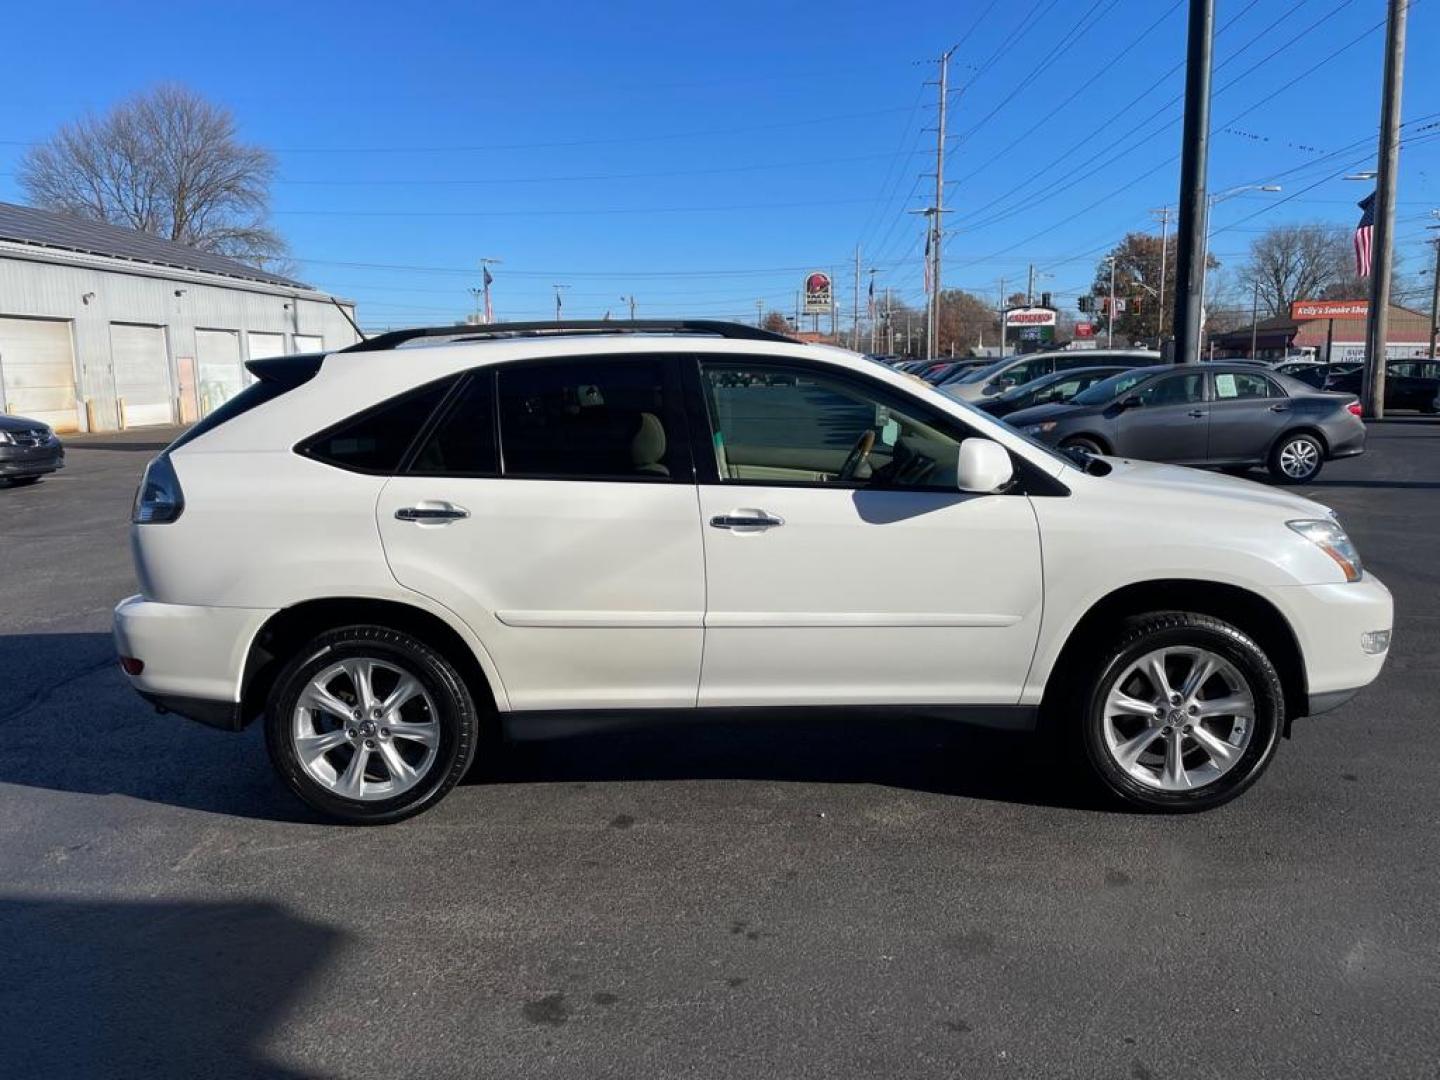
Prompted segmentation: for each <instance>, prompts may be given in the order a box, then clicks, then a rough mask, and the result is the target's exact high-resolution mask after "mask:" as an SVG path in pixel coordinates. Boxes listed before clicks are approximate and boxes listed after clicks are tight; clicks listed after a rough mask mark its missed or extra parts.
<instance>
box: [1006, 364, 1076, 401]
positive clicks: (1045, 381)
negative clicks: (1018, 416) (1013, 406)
mask: <svg viewBox="0 0 1440 1080" xmlns="http://www.w3.org/2000/svg"><path fill="white" fill-rule="evenodd" d="M1063 378H1065V372H1063V371H1060V372H1051V373H1050V374H1049V375H1041V376H1040V377H1039V378H1038V379H1031V380H1030V381H1029V382H1027V383H1021V384H1020V385H1019V386H1012V387H1011V388H1010V389H1009V390H1006V391H1005V392H1004V393H1003V394H1001V395H1000V400H1001V401H1014V400H1016V399H1017V398H1022V397H1027V396H1028V395H1030V394H1034V393H1037V392H1038V391H1041V390H1043V389H1045V387H1047V386H1048V385H1050V384H1051V383H1053V382H1058V381H1059V380H1060V379H1063Z"/></svg>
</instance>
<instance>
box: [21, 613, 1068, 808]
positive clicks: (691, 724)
mask: <svg viewBox="0 0 1440 1080" xmlns="http://www.w3.org/2000/svg"><path fill="white" fill-rule="evenodd" d="M0 673H3V675H4V680H3V682H0V740H3V745H4V747H5V752H4V753H3V754H0V783H9V784H20V785H24V786H27V787H36V788H46V789H50V790H55V791H69V792H76V793H80V794H90V795H121V796H126V797H129V798H133V799H140V800H144V801H147V802H155V803H161V804H165V805H170V806H181V807H186V808H188V809H192V810H202V811H206V812H209V813H217V814H229V815H234V816H237V817H246V818H254V819H260V820H269V821H289V822H318V821H319V820H320V818H319V817H318V816H317V815H316V814H314V813H313V812H311V811H310V810H309V809H308V808H306V807H305V806H304V804H302V803H301V802H300V800H298V799H296V798H295V797H294V796H293V795H292V794H291V793H290V792H289V791H287V790H286V789H285V788H284V786H283V785H282V784H281V783H280V781H279V780H278V779H277V778H276V777H275V775H274V772H273V770H272V769H271V767H270V761H269V757H268V755H267V754H266V752H265V748H264V739H263V735H262V731H261V728H260V725H259V724H258V723H255V724H251V725H250V726H249V727H248V728H246V729H245V730H244V731H243V732H240V733H238V734H235V733H230V732H223V731H215V730H213V729H210V728H207V727H204V726H203V725H201V724H197V723H195V722H193V721H191V720H186V719H184V718H182V717H178V716H173V715H158V714H157V713H156V712H155V711H154V709H153V708H152V707H151V706H149V705H147V704H146V703H145V702H144V701H142V700H141V699H140V698H139V696H138V695H136V694H135V692H134V691H133V690H132V689H131V688H130V686H129V684H128V682H127V681H126V679H125V678H124V676H123V675H121V674H120V672H119V670H118V668H117V666H116V661H115V651H114V646H113V644H112V642H111V638H110V635H108V634H99V633H93V634H17V635H10V636H0ZM510 727H511V734H512V736H513V737H512V738H510V739H509V740H507V743H506V745H505V746H504V747H503V748H502V752H501V753H499V754H497V755H494V756H493V758H489V759H488V760H487V758H486V757H482V758H481V760H480V763H479V764H478V765H477V767H476V768H474V769H472V770H471V773H470V776H469V777H468V778H467V780H468V782H472V783H473V782H497V783H543V782H549V781H555V780H590V781H597V782H599V781H627V780H694V779H737V780H774V781H780V782H786V781H789V782H808V783H857V784H858V783H866V784H881V785H888V786H891V787H897V788H909V789H913V790H917V791H928V792H935V793H943V794H953V795H964V796H969V797H973V798H983V799H991V800H998V801H1004V802H1019V803H1027V804H1037V805H1050V806H1068V807H1076V806H1091V805H1094V804H1093V802H1092V800H1091V799H1090V798H1089V796H1088V794H1087V793H1086V792H1085V791H1084V789H1077V788H1076V786H1075V785H1073V784H1071V783H1069V782H1068V780H1069V774H1070V772H1073V770H1067V769H1063V768H1058V767H1056V763H1055V762H1053V761H1052V759H1051V755H1050V754H1049V753H1047V750H1048V748H1049V746H1050V742H1049V740H1044V739H1041V738H1040V737H1038V736H1035V735H1031V734H1028V733H1020V732H1009V731H995V730H989V729H984V728H976V727H970V726H967V725H964V724H960V723H957V722H956V721H954V720H950V719H945V718H940V717H936V716H933V715H925V714H923V713H921V712H920V711H919V710H916V711H915V712H913V713H912V712H907V711H903V710H888V709H887V710H864V711H860V710H848V709H847V710H844V711H839V712H836V711H833V710H825V709H781V710H767V709H753V710H743V711H736V710H728V711H726V712H723V713H719V714H706V713H702V712H698V711H695V710H690V711H688V712H685V711H681V712H680V713H678V714H676V713H670V712H666V713H663V714H659V713H647V712H645V711H644V710H636V711H632V712H626V713H623V714H607V715H605V716H604V717H601V718H593V717H585V716H580V715H571V716H558V717H557V716H554V715H550V716H548V718H547V719H546V720H544V721H543V722H542V721H537V720H535V719H532V718H525V719H524V720H521V721H519V722H517V723H514V724H511V725H510Z"/></svg>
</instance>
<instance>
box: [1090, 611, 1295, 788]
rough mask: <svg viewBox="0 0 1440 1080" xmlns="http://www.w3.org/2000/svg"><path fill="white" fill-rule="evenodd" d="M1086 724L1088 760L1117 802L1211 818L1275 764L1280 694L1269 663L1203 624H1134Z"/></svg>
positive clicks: (1143, 620) (1107, 665) (1203, 620)
mask: <svg viewBox="0 0 1440 1080" xmlns="http://www.w3.org/2000/svg"><path fill="white" fill-rule="evenodd" d="M1095 671H1096V674H1095V676H1094V678H1093V680H1092V682H1091V685H1090V694H1089V697H1088V706H1087V711H1086V715H1085V718H1084V722H1083V736H1084V740H1083V741H1084V744H1085V752H1086V756H1087V757H1088V759H1089V763H1090V765H1091V768H1092V770H1093V773H1094V775H1095V776H1096V777H1097V778H1098V779H1099V781H1100V783H1101V784H1102V786H1103V787H1104V788H1105V789H1106V790H1107V791H1108V792H1109V793H1110V794H1111V795H1113V796H1115V797H1117V798H1119V799H1121V800H1124V801H1125V802H1127V803H1130V804H1132V805H1134V806H1139V807H1143V808H1146V809H1150V810H1161V811H1168V812H1185V811H1193V810H1207V809H1209V808H1210V807H1213V806H1219V805H1220V804H1221V803H1225V802H1228V801H1229V800H1231V799H1233V798H1235V796H1237V795H1239V794H1240V793H1241V792H1242V791H1244V790H1245V789H1246V788H1248V787H1249V786H1250V785H1251V784H1253V783H1254V782H1255V781H1256V780H1257V779H1258V778H1259V776H1260V774H1261V773H1262V772H1264V771H1265V769H1266V767H1267V766H1268V765H1269V764H1270V761H1271V759H1272V758H1273V757H1274V755H1275V748H1276V744H1277V742H1278V738H1279V734H1280V729H1281V727H1282V725H1283V723H1284V716H1285V704H1284V694H1283V692H1282V690H1281V687H1280V677H1279V675H1278V674H1277V673H1276V671H1275V668H1274V665H1272V664H1271V662H1270V660H1269V658H1268V657H1267V656H1266V655H1265V653H1264V652H1263V651H1262V650H1261V649H1260V647H1259V646H1258V645H1256V644H1255V642H1254V641H1252V640H1251V639H1250V638H1249V637H1248V636H1247V635H1245V634H1244V633H1242V632H1241V631H1240V630H1238V629H1237V628H1236V627H1234V626H1231V625H1230V624H1229V623H1226V622H1223V621H1221V620H1219V619H1216V618H1212V617H1211V616H1208V615H1198V614H1193V613H1189V612H1155V613H1152V614H1150V615H1145V616H1142V617H1139V618H1136V619H1133V620H1131V621H1130V623H1129V624H1128V626H1127V628H1126V629H1125V631H1124V632H1123V633H1121V634H1120V635H1119V637H1118V638H1117V639H1116V641H1115V642H1114V644H1113V645H1112V646H1111V647H1110V649H1108V650H1107V651H1106V652H1104V653H1103V654H1102V655H1101V657H1100V659H1099V663H1098V666H1097V668H1096V669H1095Z"/></svg>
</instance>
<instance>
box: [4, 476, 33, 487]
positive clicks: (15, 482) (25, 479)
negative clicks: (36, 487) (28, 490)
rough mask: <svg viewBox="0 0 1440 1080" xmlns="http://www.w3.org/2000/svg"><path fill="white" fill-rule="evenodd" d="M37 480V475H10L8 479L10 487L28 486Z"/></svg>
mask: <svg viewBox="0 0 1440 1080" xmlns="http://www.w3.org/2000/svg"><path fill="white" fill-rule="evenodd" d="M39 482H40V477H38V476H12V477H10V479H9V481H8V483H9V484H10V486H11V487H29V486H30V485H31V484H38V483H39Z"/></svg>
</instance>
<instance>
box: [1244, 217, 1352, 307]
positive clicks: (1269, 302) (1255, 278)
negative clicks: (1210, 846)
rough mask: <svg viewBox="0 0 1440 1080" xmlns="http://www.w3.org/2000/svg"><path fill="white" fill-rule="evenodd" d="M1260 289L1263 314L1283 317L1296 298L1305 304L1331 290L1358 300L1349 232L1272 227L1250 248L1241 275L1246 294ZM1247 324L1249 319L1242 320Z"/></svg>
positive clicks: (1317, 226) (1330, 227) (1318, 227)
mask: <svg viewBox="0 0 1440 1080" xmlns="http://www.w3.org/2000/svg"><path fill="white" fill-rule="evenodd" d="M1257 282H1258V283H1259V285H1260V309H1261V312H1262V313H1264V314H1269V315H1288V314H1289V312H1290V305H1291V303H1292V302H1294V301H1296V300H1310V299H1315V298H1317V297H1322V296H1326V295H1329V294H1331V293H1332V292H1333V291H1335V290H1337V289H1338V290H1339V291H1340V292H1342V293H1343V292H1348V293H1350V294H1351V295H1357V296H1363V295H1365V291H1364V289H1363V288H1361V290H1360V291H1359V292H1355V289H1356V286H1357V285H1359V284H1360V283H1359V282H1357V281H1356V279H1355V256H1354V251H1353V249H1352V247H1351V236H1350V231H1349V230H1348V229H1345V228H1344V227H1341V226H1334V225H1321V224H1311V225H1277V226H1275V227H1274V228H1273V229H1268V230H1266V231H1265V232H1264V233H1262V234H1260V235H1259V236H1257V237H1256V238H1255V240H1254V241H1253V242H1252V243H1251V245H1250V262H1249V264H1248V265H1247V266H1245V267H1243V268H1242V269H1241V271H1240V284H1241V285H1243V286H1244V291H1245V292H1246V293H1249V292H1250V290H1251V289H1253V288H1254V286H1255V284H1256V283H1257ZM1247 321H1248V320H1247Z"/></svg>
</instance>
